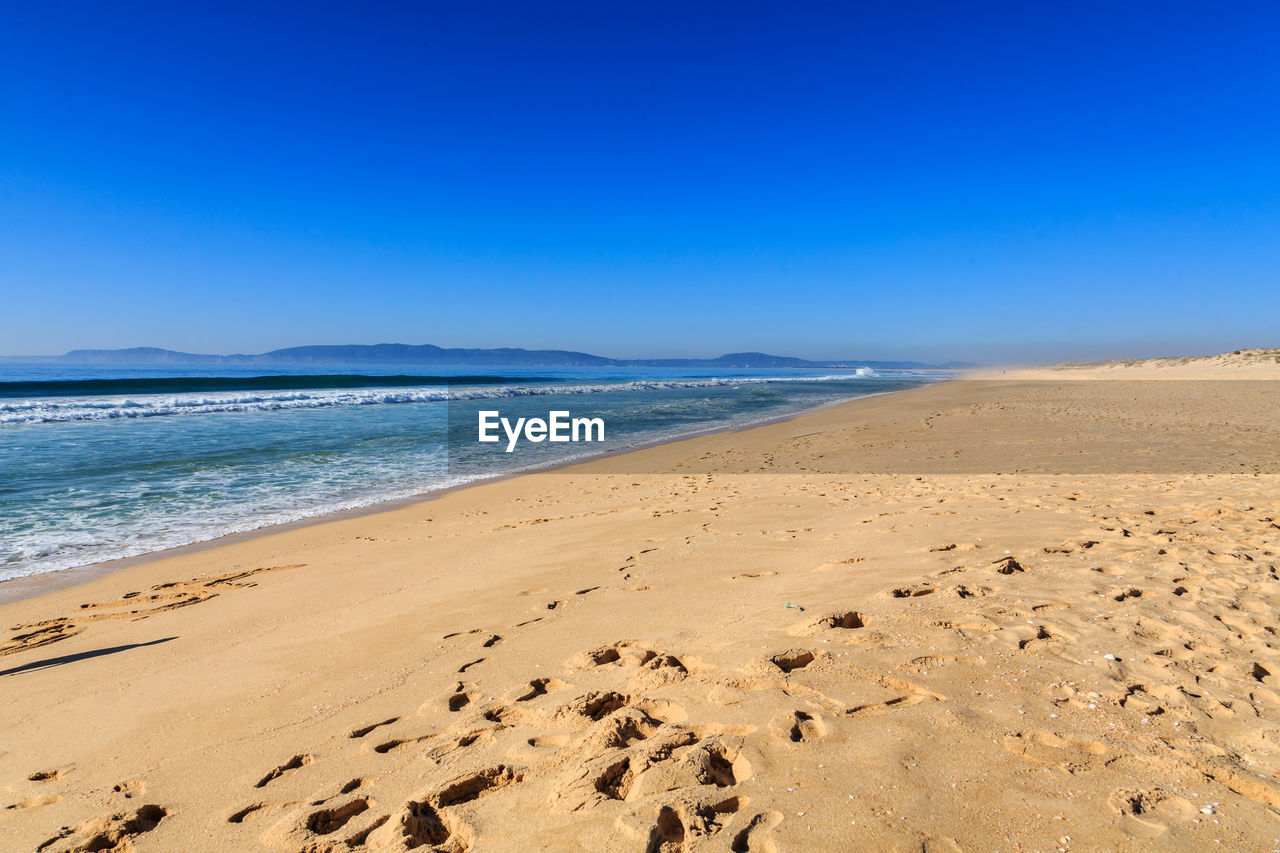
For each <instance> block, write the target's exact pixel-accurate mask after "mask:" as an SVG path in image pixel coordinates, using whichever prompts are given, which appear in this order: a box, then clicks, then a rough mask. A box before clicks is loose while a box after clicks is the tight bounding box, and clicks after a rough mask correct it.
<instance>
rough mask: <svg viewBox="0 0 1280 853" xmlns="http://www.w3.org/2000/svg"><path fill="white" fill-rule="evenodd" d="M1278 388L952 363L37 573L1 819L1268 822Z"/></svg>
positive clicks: (6, 650) (882, 844) (941, 835)
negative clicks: (825, 404) (1003, 371)
mask: <svg viewBox="0 0 1280 853" xmlns="http://www.w3.org/2000/svg"><path fill="white" fill-rule="evenodd" d="M1193 386H1194V387H1193ZM1277 388H1280V383H1275V382H1258V383H1253V382H1236V381H1232V382H1224V383H1208V384H1206V383H1200V382H1197V383H1168V382H1159V383H1156V382H1151V383H1147V382H1140V383H1135V384H1132V385H1130V384H1128V383H1114V382H1059V381H1052V382H1041V381H1025V380H1019V381H1009V380H1008V379H1002V380H1000V381H993V382H983V381H973V382H945V383H940V384H937V385H932V386H928V387H925V388H920V389H913V390H912V391H911V392H910V393H903V394H898V393H893V394H886V395H882V396H879V397H876V398H872V399H860V400H854V401H851V402H848V403H842V404H839V405H837V406H833V407H829V408H826V409H823V410H820V411H816V412H807V413H805V414H802V415H799V416H797V417H794V418H791V419H790V420H787V421H784V422H777V423H771V424H767V425H763V426H755V427H752V428H749V429H744V430H739V431H736V432H719V433H715V434H711V435H706V436H702V437H699V438H696V439H685V440H682V441H677V442H671V443H665V444H660V445H657V446H654V447H650V448H646V449H643V450H634V451H630V452H627V453H621V454H617V455H615V456H613V457H610V458H601V459H595V460H591V461H586V462H581V463H577V464H574V465H570V466H566V467H563V468H559V469H556V470H553V471H540V472H535V473H530V474H522V475H518V476H512V477H509V478H506V479H503V480H501V481H496V482H493V481H491V482H485V483H481V484H478V485H475V486H469V487H466V488H460V489H456V490H453V491H450V492H448V493H447V494H443V495H438V496H435V497H433V498H431V499H429V500H422V501H415V502H412V503H409V504H407V505H404V506H400V507H396V508H393V509H383V510H381V511H378V512H372V513H367V514H362V515H359V516H356V517H350V518H342V519H336V520H327V521H325V522H323V523H314V524H309V525H305V526H301V527H299V528H296V529H288V530H279V529H271V530H267V531H263V532H261V533H259V534H258V535H254V536H250V537H247V538H246V539H244V540H243V541H237V542H232V543H225V544H219V545H217V546H216V547H209V548H203V549H200V550H198V551H193V552H190V553H184V554H178V555H167V556H160V557H157V558H155V559H149V560H145V561H142V562H140V563H139V564H137V565H133V566H130V567H128V568H125V569H121V570H119V571H114V572H111V573H108V574H105V575H102V576H100V577H97V578H94V579H92V580H89V581H88V582H86V583H83V584H79V585H76V586H74V587H70V588H67V589H63V590H59V591H54V592H49V593H47V594H44V595H41V596H38V597H32V598H25V599H22V600H19V601H15V602H10V603H6V604H3V605H0V615H3V617H4V619H3V622H0V624H4V625H6V626H7V627H8V630H7V633H6V634H5V635H4V638H3V640H0V680H4V679H8V681H7V682H6V684H7V685H8V686H10V687H11V689H10V690H7V691H4V692H3V693H0V725H3V726H4V728H5V730H6V731H7V732H8V733H9V734H10V738H9V739H8V742H7V744H6V747H5V753H4V754H5V758H6V760H5V762H4V763H3V769H0V791H3V792H4V799H5V802H4V803H0V805H3V806H5V808H3V809H0V837H3V838H4V839H5V843H6V844H7V845H8V846H10V847H12V848H13V849H33V848H36V847H41V846H42V845H43V847H44V849H45V850H48V851H56V853H63V851H70V850H74V849H77V848H78V847H84V846H86V845H91V844H92V843H94V839H96V838H97V837H99V836H100V835H103V834H107V835H109V837H113V838H118V839H124V840H127V841H128V842H129V843H130V844H132V845H134V846H136V848H137V849H138V850H139V851H145V850H147V849H154V850H167V849H184V850H226V849H236V850H279V851H297V850H302V849H311V850H317V851H319V850H324V851H332V853H339V852H340V851H341V852H342V853H345V851H348V850H351V851H359V853H384V851H401V850H404V849H417V848H425V849H430V848H432V847H435V848H439V849H450V845H452V846H453V847H454V848H455V849H461V848H462V847H465V848H467V849H468V850H470V851H473V853H483V851H491V850H495V851H496V850H505V849H511V847H512V846H515V845H524V846H527V847H529V848H530V849H582V850H588V849H604V850H614V849H619V850H632V849H635V850H643V849H652V848H654V845H655V844H656V845H657V848H656V849H662V847H663V846H664V845H666V846H668V847H669V846H670V843H669V842H671V839H673V838H675V839H681V838H682V839H685V840H686V841H690V840H691V841H694V842H696V843H694V844H692V845H687V846H693V847H694V848H695V849H700V848H701V847H707V848H708V849H721V850H723V849H731V848H732V847H734V846H737V847H738V848H740V849H741V848H742V847H744V846H745V847H746V848H747V849H766V850H767V849H769V846H770V845H772V846H773V847H774V848H776V849H784V850H785V849H816V848H823V849H839V848H841V847H848V846H850V845H851V844H852V845H854V846H860V847H865V848H868V849H917V850H918V849H928V850H934V849H938V850H944V851H947V850H955V849H972V848H975V847H987V846H991V844H992V842H993V841H995V842H996V843H998V845H999V846H1001V847H1010V848H1017V847H1019V846H1021V847H1023V848H1025V849H1052V848H1053V847H1055V846H1056V847H1064V846H1066V847H1072V848H1075V849H1121V850H1141V849H1149V848H1150V846H1151V845H1152V844H1153V843H1158V844H1159V846H1160V847H1161V848H1162V849H1169V850H1186V851H1198V850H1201V849H1204V848H1205V847H1207V846H1212V845H1213V844H1214V842H1215V841H1220V843H1221V844H1223V845H1225V846H1226V847H1228V848H1231V849H1269V846H1270V845H1271V839H1272V838H1273V836H1274V829H1273V827H1274V820H1275V814H1276V812H1277V811H1278V810H1280V783H1278V782H1277V781H1276V780H1277V779H1280V747H1277V746H1276V745H1275V743H1274V742H1273V741H1272V740H1271V739H1270V738H1269V736H1268V735H1267V734H1266V733H1267V732H1270V731H1271V730H1272V729H1274V728H1275V727H1276V726H1278V725H1280V685H1278V684H1277V682H1276V680H1275V679H1276V676H1275V675H1274V673H1280V651H1278V650H1277V649H1276V648H1274V647H1273V642H1272V640H1271V639H1270V638H1271V637H1272V636H1273V633H1274V632H1273V631H1272V630H1271V629H1273V628H1274V627H1275V626H1274V624H1273V623H1274V620H1273V618H1272V614H1274V613H1275V612H1277V610H1280V590H1278V589H1277V588H1276V584H1275V580H1274V571H1275V568H1274V567H1275V565H1276V561H1275V556H1274V555H1275V554H1276V553H1278V552H1280V528H1277V527H1276V521H1275V519H1277V518H1280V504H1277V497H1276V496H1277V495H1280V424H1276V423H1275V421H1274V417H1273V414H1274V411H1275V404H1276V400H1277V392H1276V390H1275V389H1277ZM1224 421H1226V422H1229V426H1227V427H1224ZM926 744H927V745H928V746H927V748H926V747H925V745H926ZM974 802H982V803H983V808H982V809H981V810H977V811H975V810H974V809H973V806H972V804H973V803H974ZM1134 802H1137V803H1139V805H1138V806H1134V805H1133V803H1134ZM1206 808H1207V809H1209V811H1208V812H1206V811H1204V810H1205V809H1206ZM513 815H519V816H520V820H519V821H516V822H513V820H512V816H513ZM424 816H426V817H424ZM1215 821H1216V822H1215ZM1067 837H1069V838H1070V842H1068V843H1063V842H1061V841H1060V839H1062V838H1067ZM654 839H657V841H656V842H655V841H654ZM671 843H674V842H671Z"/></svg>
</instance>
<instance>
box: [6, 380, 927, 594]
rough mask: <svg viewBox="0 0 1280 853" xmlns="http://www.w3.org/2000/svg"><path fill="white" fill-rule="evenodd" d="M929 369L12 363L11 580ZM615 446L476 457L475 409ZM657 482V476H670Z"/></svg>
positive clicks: (793, 407)
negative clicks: (569, 419) (549, 418)
mask: <svg viewBox="0 0 1280 853" xmlns="http://www.w3.org/2000/svg"><path fill="white" fill-rule="evenodd" d="M939 378H942V374H940V373H938V372H930V371H916V372H899V371H893V372H886V373H875V372H873V371H869V370H865V369H863V370H861V371H857V372H854V371H831V370H816V371H797V370H785V371H762V370H714V371H709V370H705V369H699V370H683V369H675V368H635V369H631V368H574V369H569V368H559V369H548V368H495V369H493V370H491V371H490V370H487V369H481V368H476V367H459V368H456V369H449V368H441V367H438V366H435V365H432V366H430V368H427V369H424V368H423V366H421V365H418V366H401V367H393V368H388V367H387V366H385V365H381V366H378V367H376V368H348V367H343V368H336V369H335V368H323V367H314V368H312V367H308V368H294V369H288V368H285V369H281V368H280V367H276V366H272V367H270V368H263V367H239V366H225V365H215V366H203V365H202V366H198V367H190V368H188V367H183V366H175V365H162V366H158V365H146V366H139V367H128V366H124V367H121V366H115V365H112V366H102V365H85V366H68V365H53V364H32V365H21V364H0V580H5V579H10V578H14V577H20V576H23V575H30V574H38V573H41V572H48V571H56V570H58V569H64V568H70V567H74V566H80V565H87V564H90V563H96V562H101V561H103V560H110V559H116V558H120V557H128V556H136V555H139V554H144V553H147V552H150V551H155V550H159V549H162V548H168V547H174V546H178V545H185V544H190V543H193V542H199V541H203V540H207V539H211V538H215V537H217V536H222V535H225V534H228V533H233V532H240V531H246V530H253V529H256V528H259V527H263V526H267V525H270V524H278V523H282V522H286V521H294V520H297V519H301V518H306V517H310V516H315V515H320V514H323V513H328V512H334V511H338V510H342V509H350V508H355V507H360V506H367V505H370V504H374V503H378V502H381V501H387V500H393V499H398V498H405V497H410V496H413V495H418V494H423V493H425V492H429V491H431V490H433V489H439V488H443V487H448V486H453V485H458V484H461V483H465V482H469V481H473V480H476V479H480V478H484V477H490V476H496V475H501V474H504V473H511V472H513V471H517V470H523V469H528V468H533V467H538V466H543V465H547V464H554V463H557V462H561V461H564V460H566V459H568V458H582V457H586V456H590V455H594V454H598V453H600V452H603V451H612V450H620V449H625V448H627V447H633V446H637V445H641V444H646V443H650V442H654V441H660V440H665V439H670V438H675V437H679V436H682V435H689V434H694V433H698V432H704V431H707V430H711V429H723V428H732V427H737V426H745V425H748V424H751V423H759V422H763V421H767V420H771V419H775V418H778V417H783V416H787V415H790V414H794V413H796V412H799V411H803V410H806V409H813V408H818V407H822V406H825V405H830V404H832V403H835V402H839V401H842V400H848V399H853V398H855V397H860V396H866V395H869V394H879V393H884V392H887V391H894V390H901V389H903V388H907V387H912V386H914V385H919V384H923V383H926V382H932V381H936V380H937V379H939ZM480 409H496V410H498V411H500V412H501V413H502V414H503V416H508V417H511V418H512V419H513V420H514V418H516V417H530V416H538V417H545V416H546V414H547V412H548V411H551V410H567V411H570V412H572V414H573V415H574V416H587V417H601V418H603V419H604V421H605V423H606V441H605V442H604V443H603V444H595V443H593V444H585V443H583V444H557V445H552V444H550V443H542V444H529V443H522V444H521V445H520V446H519V447H518V448H517V451H516V452H513V453H509V454H508V453H505V452H502V449H503V448H504V447H505V441H504V442H502V443H501V445H500V446H495V445H481V444H479V443H478V442H477V441H476V430H475V424H476V418H477V415H476V413H477V412H478V411H479V410H480ZM655 473H656V472H655Z"/></svg>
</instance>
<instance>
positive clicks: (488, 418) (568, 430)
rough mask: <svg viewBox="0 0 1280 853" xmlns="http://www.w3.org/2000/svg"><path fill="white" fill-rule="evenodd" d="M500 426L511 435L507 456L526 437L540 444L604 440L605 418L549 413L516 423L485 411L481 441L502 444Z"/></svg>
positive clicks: (520, 419) (481, 419)
mask: <svg viewBox="0 0 1280 853" xmlns="http://www.w3.org/2000/svg"><path fill="white" fill-rule="evenodd" d="M499 427H501V428H502V431H503V432H504V433H506V436H507V449H506V452H507V453H510V452H512V451H513V450H515V449H516V444H517V443H519V441H520V439H521V438H522V437H523V438H524V440H525V441H532V442H534V443H535V444H536V443H538V442H540V441H557V442H559V441H574V442H580V441H604V418H575V417H572V416H571V415H570V413H569V412H568V411H555V412H547V417H546V418H516V421H515V423H514V424H512V422H511V419H510V418H504V417H502V414H501V413H500V412H498V411H496V410H488V411H481V412H480V423H479V437H478V440H479V441H482V442H497V441H501V440H502V436H501V435H499V434H498V428H499Z"/></svg>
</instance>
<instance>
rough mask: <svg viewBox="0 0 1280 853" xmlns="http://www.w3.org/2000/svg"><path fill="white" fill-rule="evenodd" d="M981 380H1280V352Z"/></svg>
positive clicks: (1027, 371)
mask: <svg viewBox="0 0 1280 853" xmlns="http://www.w3.org/2000/svg"><path fill="white" fill-rule="evenodd" d="M971 375H972V376H973V377H974V378H978V379H1000V378H1003V379H1143V380H1146V379H1213V380H1221V379H1280V349H1242V350H1235V351H1234V352H1224V353H1221V354H1219V355H1208V356H1184V357H1180V358H1130V359H1114V360H1111V361H1091V362H1068V363H1066V364H1056V365H1053V366H1051V367H1040V368H1018V369H1011V370H1004V371H1000V370H989V369H983V370H976V371H973V372H972V374H971Z"/></svg>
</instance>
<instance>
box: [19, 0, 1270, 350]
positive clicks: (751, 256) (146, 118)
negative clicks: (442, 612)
mask: <svg viewBox="0 0 1280 853" xmlns="http://www.w3.org/2000/svg"><path fill="white" fill-rule="evenodd" d="M973 5H974V4H956V3H938V4H911V3H905V2H886V3H875V4H871V3H867V4H841V3H789V4H762V5H759V6H756V5H753V4H750V3H731V4H730V3H725V4H689V3H680V4H677V3H655V2H644V3H616V4H615V3H589V4H587V3H584V4H559V3H540V4H532V3H524V4H516V3H485V2H477V3H465V4H462V3H459V4H447V5H445V4H416V3H415V4H409V3H406V4H402V5H401V4H379V3H374V4H349V5H348V6H346V7H345V8H344V7H343V6H338V5H329V4H326V3H323V2H313V3H306V4H297V5H276V4H266V3H263V4H244V5H243V6H240V7H238V8H237V6H236V4H232V3H219V4H208V5H205V4H199V3H189V4H162V3H147V4H139V3H128V2H124V3H112V4H90V3H80V2H76V3H60V2H46V3H32V4H9V6H8V8H7V9H6V11H5V25H4V26H3V27H0V79H3V80H4V81H5V82H4V84H3V86H0V115H2V116H3V117H4V119H3V127H4V132H3V133H0V294H2V300H0V352H4V353H9V354H15V353H23V354H46V353H58V352H62V351H65V350H67V349H70V348H74V347H120V346H133V345H152V346H163V347H169V348H173V349H182V350H189V351H201V352H260V351H263V350H267V349H273V348H276V347H283V346H291V345H298V344H310V343H377V342H382V341H397V342H405V343H436V344H440V345H445V346H508V345H509V346H525V347H530V348H541V347H555V348H568V349H581V350H587V351H591V352H597V353H601V354H605V355H613V356H620V357H627V356H677V355H689V356H708V355H716V354H719V353H722V352H726V351H731V350H746V349H752V350H764V351H769V352H776V353H783V354H793V355H801V356H807V357H814V358H827V357H832V358H835V357H865V358H923V359H951V358H955V359H967V360H975V361H988V360H1009V359H1029V360H1044V359H1056V358H1063V357H1088V356H1110V355H1137V354H1152V355H1158V354H1173V353H1181V352H1209V351H1218V350H1223V349H1235V348H1237V347H1242V346H1263V345H1272V346H1275V345H1280V155H1278V154H1277V152H1280V49H1278V48H1277V45H1276V40H1275V34H1276V33H1277V32H1280V11H1277V10H1278V9H1280V7H1278V6H1276V5H1275V4H1265V3H1258V4H1251V3H1240V4H1217V5H1210V4H1204V3H1200V4H1194V5H1193V4H1181V3H1159V4H1156V3H1151V4H1117V3H1089V2H1086V3H1074V4H1070V5H1069V6H1067V5H1063V6H1061V7H1060V8H1057V9H1050V8H1048V6H1049V5H1050V4H1034V3H1033V4H1028V3H1018V4H1008V5H1003V4H994V3H993V4H985V5H984V6H983V7H982V8H980V9H979V8H972V6H973Z"/></svg>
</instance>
